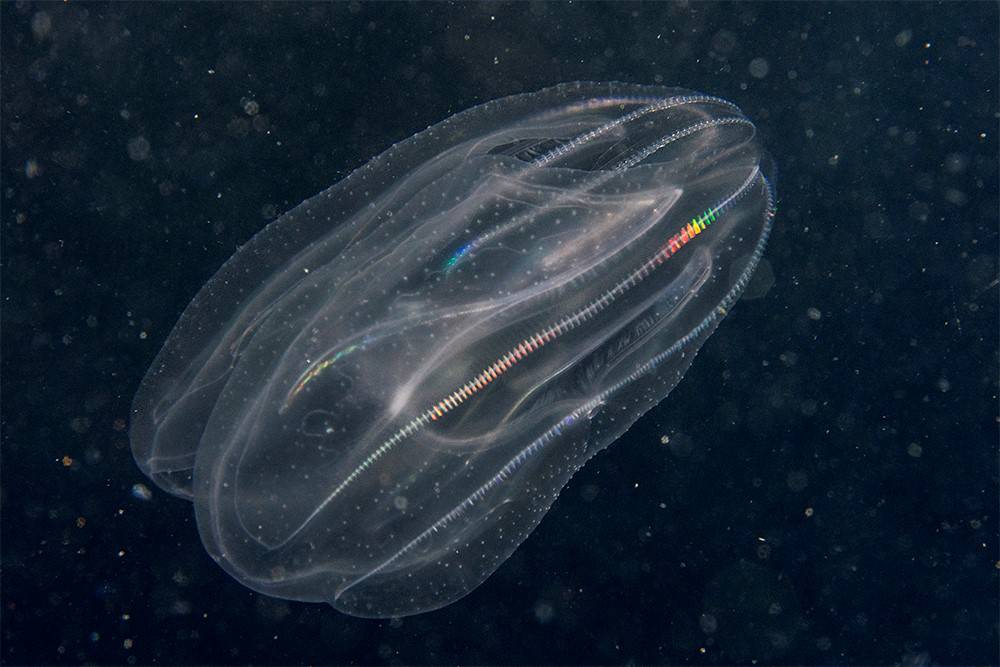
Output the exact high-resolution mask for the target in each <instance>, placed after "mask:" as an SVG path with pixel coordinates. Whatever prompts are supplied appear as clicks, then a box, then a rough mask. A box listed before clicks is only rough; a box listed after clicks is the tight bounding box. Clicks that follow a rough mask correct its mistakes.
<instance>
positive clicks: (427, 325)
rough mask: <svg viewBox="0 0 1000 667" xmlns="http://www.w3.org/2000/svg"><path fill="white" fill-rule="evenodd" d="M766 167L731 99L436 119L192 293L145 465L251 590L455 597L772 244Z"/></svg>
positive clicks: (708, 326)
mask: <svg viewBox="0 0 1000 667" xmlns="http://www.w3.org/2000/svg"><path fill="white" fill-rule="evenodd" d="M761 161H762V152H761V147H760V145H759V144H758V141H757V138H756V136H755V128H754V126H753V124H752V123H751V122H750V121H749V120H748V119H747V118H746V117H745V116H744V115H743V114H742V112H741V111H740V110H739V109H738V108H737V107H736V106H734V105H733V104H731V103H729V102H726V101H724V100H722V99H719V98H716V97H711V96H708V95H702V94H699V93H694V92H689V91H683V90H677V89H669V88H658V87H645V86H634V85H626V84H593V83H577V84H568V85H561V86H557V87H554V88H549V89H546V90H543V91H541V92H538V93H533V94H527V95H517V96H514V97H508V98H504V99H501V100H497V101H494V102H490V103H487V104H483V105H481V106H478V107H475V108H473V109H471V110H469V111H466V112H463V113H460V114H457V115H455V116H453V117H451V118H449V119H448V120H445V121H443V122H441V123H438V124H437V125H434V126H432V127H430V128H428V129H427V130H425V131H423V132H421V133H420V134H418V135H416V136H414V137H412V138H411V139H408V140H406V141H404V142H402V143H400V144H397V145H395V146H393V147H392V148H390V149H388V150H387V151H386V152H385V153H383V154H382V155H380V156H378V157H376V158H374V159H372V160H371V161H370V162H369V163H368V164H366V165H365V166H363V167H361V168H360V169H358V170H357V171H355V172H354V173H353V174H351V175H350V176H349V177H348V178H346V179H345V180H343V181H342V182H340V183H338V184H336V185H334V186H333V187H331V188H330V189H329V190H327V191H325V192H323V193H321V194H319V195H316V196H315V197H313V198H311V199H309V200H307V201H306V202H304V203H303V204H301V205H300V206H299V207H297V208H295V209H294V210H292V211H291V212H289V213H287V214H285V215H284V216H282V217H281V218H279V219H278V220H276V221H275V222H273V223H272V224H270V225H268V226H267V227H266V228H265V229H264V230H263V231H261V232H260V233H259V234H258V235H257V236H255V237H254V238H253V239H252V240H251V241H250V242H249V243H247V244H246V245H245V246H244V247H242V248H241V249H240V250H239V251H238V252H237V253H236V255H234V256H233V257H232V258H231V259H230V260H229V261H228V262H227V263H226V264H225V265H224V266H223V267H222V268H221V269H220V270H219V272H218V273H217V274H216V275H215V276H214V277H213V278H212V279H211V280H210V281H209V282H208V283H207V284H206V285H205V286H204V287H203V288H202V289H201V291H200V292H199V293H198V295H197V296H196V297H195V299H194V301H192V303H191V304H190V305H189V306H188V308H187V309H186V310H185V312H184V314H183V316H182V317H181V319H180V321H179V322H178V324H177V325H176V327H175V328H174V330H173V331H172V333H171V334H170V336H169V338H168V339H167V342H166V344H165V345H164V347H163V349H162V350H161V351H160V353H159V355H158V356H157V358H156V360H155V361H154V363H153V365H152V367H151V369H150V370H149V372H148V374H147V376H146V378H145V380H144V381H143V384H142V387H141V389H140V390H139V393H138V395H137V396H136V399H135V404H134V418H133V425H132V430H131V439H132V447H133V452H134V454H135V458H136V461H137V462H138V464H139V466H140V467H141V468H142V469H143V471H144V472H145V473H146V474H147V475H149V476H150V477H151V478H152V479H153V480H155V481H156V482H157V484H159V485H160V486H161V487H163V488H164V489H166V490H168V491H170V492H172V493H174V494H176V495H179V496H182V497H185V498H188V499H190V500H192V501H193V503H194V506H195V512H196V516H197V520H198V528H199V531H200V534H201V538H202V541H203V542H204V544H205V547H206V548H207V549H208V551H209V553H210V554H211V555H212V556H213V558H214V559H215V560H216V561H217V562H218V563H219V564H220V565H221V566H222V567H223V568H225V569H226V570H227V571H228V572H229V573H230V574H231V575H232V576H234V577H235V578H236V579H238V580H239V581H240V582H242V583H243V584H245V585H247V586H249V587H250V588H252V589H254V590H257V591H260V592H263V593H266V594H269V595H275V596H279V597H284V598H291V599H296V600H309V601H325V602H328V603H330V604H331V605H333V606H334V607H336V608H337V609H339V610H341V611H344V612H347V613H349V614H354V615H358V616H374V617H385V616H402V615H407V614H414V613H418V612H423V611H428V610H432V609H435V608H438V607H441V606H444V605H446V604H448V603H450V602H452V601H454V600H456V599H458V598H460V597H462V596H464V595H465V594H467V593H469V592H470V591H471V590H472V589H474V588H475V587H476V586H478V585H479V584H480V583H481V582H482V581H483V580H484V579H485V578H486V577H488V576H489V575H490V574H491V573H492V572H493V571H494V570H495V569H496V568H497V567H499V566H500V564H501V563H503V561H504V560H506V559H507V557H508V556H509V555H510V554H511V552H513V550H514V549H515V548H516V547H517V546H518V545H519V544H520V543H521V542H522V541H523V540H524V539H525V538H526V537H527V536H528V534H529V533H530V532H531V531H532V530H533V529H534V527H535V526H536V525H537V524H538V522H539V521H540V520H541V518H542V517H543V516H544V514H545V513H546V511H547V510H548V509H549V507H550V506H551V504H552V502H553V501H554V500H555V498H556V496H557V495H558V494H559V491H560V490H561V489H562V487H563V486H564V485H565V484H566V482H567V480H568V479H569V478H570V476H571V475H572V474H573V473H574V472H575V471H576V470H577V469H579V468H580V466H582V465H583V464H584V463H585V462H586V461H587V460H588V459H589V458H590V457H591V456H593V454H594V453H596V452H597V451H599V450H601V449H602V448H604V447H606V446H607V445H608V444H610V443H611V442H612V441H614V440H615V439H616V438H617V437H619V436H620V435H621V434H622V433H623V432H624V431H625V430H626V429H627V428H628V427H629V426H630V425H631V424H632V423H633V422H635V420H636V419H637V418H638V417H639V416H640V415H642V414H643V413H644V412H646V411H647V410H649V409H650V408H651V407H653V406H654V405H656V404H657V403H658V402H659V401H661V400H662V399H663V398H664V397H665V396H666V395H667V394H668V393H669V392H670V390H671V389H673V387H674V386H675V385H676V384H677V383H678V382H679V381H680V379H681V377H682V376H683V374H684V372H685V371H686V370H687V368H688V366H689V365H690V364H691V361H692V359H693V358H694V356H695V354H696V352H697V351H698V348H699V347H700V346H701V344H702V343H703V342H704V341H705V339H706V338H707V337H708V336H709V335H710V334H711V332H712V331H713V330H714V329H715V327H716V325H717V324H718V323H719V321H720V320H721V319H722V317H723V316H725V314H726V312H727V311H728V310H729V309H730V307H731V306H732V305H733V303H734V302H735V301H736V299H737V298H738V297H739V295H740V293H741V291H742V289H743V287H744V286H745V285H746V283H747V281H748V279H749V277H750V275H751V273H752V272H753V270H754V268H755V266H756V264H757V262H758V260H759V258H760V256H761V253H762V251H763V248H764V244H765V242H766V240H767V236H768V233H769V230H770V226H771V219H772V216H773V193H772V191H771V187H770V185H769V183H768V181H767V177H766V174H765V173H763V171H762V168H761Z"/></svg>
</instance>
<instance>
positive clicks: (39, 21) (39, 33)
mask: <svg viewBox="0 0 1000 667" xmlns="http://www.w3.org/2000/svg"><path fill="white" fill-rule="evenodd" d="M51 31H52V17H51V16H49V15H48V13H47V12H36V13H35V15H34V16H32V17H31V32H32V33H34V35H35V39H37V40H38V41H39V42H40V41H42V40H43V39H45V38H46V37H48V35H49V32H51Z"/></svg>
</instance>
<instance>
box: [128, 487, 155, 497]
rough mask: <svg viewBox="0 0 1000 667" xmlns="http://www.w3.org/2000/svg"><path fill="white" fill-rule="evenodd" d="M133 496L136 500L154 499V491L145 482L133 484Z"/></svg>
mask: <svg viewBox="0 0 1000 667" xmlns="http://www.w3.org/2000/svg"><path fill="white" fill-rule="evenodd" d="M132 497H133V498H135V499H136V500H152V498H153V492H152V491H150V490H149V487H148V486H146V485H145V484H142V483H139V484H133V485H132Z"/></svg>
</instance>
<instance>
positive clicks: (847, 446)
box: [0, 3, 1000, 665]
mask: <svg viewBox="0 0 1000 667" xmlns="http://www.w3.org/2000/svg"><path fill="white" fill-rule="evenodd" d="M997 23H998V9H997V5H996V4H992V3H982V4H946V5H937V4H884V5H872V6H868V5H853V4H852V5H840V4H814V3H808V4H787V3H782V4H765V5H753V4H748V5H730V4H719V5H715V4H693V5H690V6H685V5H660V4H645V5H633V4H613V5H605V4H596V3H595V4H582V5H576V4H573V5H562V4H541V3H539V4H517V5H497V4H490V5H479V4H474V5H466V4H454V5H358V4H356V3H355V4H338V5H99V4H92V5H78V4H70V5H57V4H48V5H42V4H31V3H7V4H4V5H3V6H2V7H0V26H2V35H0V36H2V63H0V85H2V91H0V92H2V102H0V130H2V142H3V152H2V158H0V159H2V169H3V171H2V172H0V178H2V197H0V220H2V225H3V227H2V237H0V240H2V260H3V273H2V278H3V283H2V306H0V307H2V311H0V316H2V324H3V331H2V333H3V342H2V388H3V404H2V417H3V423H2V427H3V441H2V442H3V468H2V485H0V493H2V496H0V500H2V503H3V507H2V529H3V532H2V537H3V541H2V566H3V570H2V582H0V583H2V607H0V626H2V635H0V640H2V641H0V660H2V662H3V663H4V664H28V663H30V664H52V663H60V664H62V663H72V664H79V663H106V664H152V663H163V664H203V663H219V664H246V663H261V664H303V663H362V664H372V663H397V664H404V663H405V664H426V663H436V664H437V663H482V664H492V663H511V664H538V663H543V664H579V663H587V664H595V663H602V664H603V663H609V664H617V663H626V662H637V663H688V664H732V663H742V664H746V663H751V662H752V661H757V663H781V664H792V663H794V664H843V663H851V664H891V663H902V664H909V665H922V664H932V663H940V664H996V663H997V662H998V660H1000V655H998V648H997V646H998V612H997V609H998V573H1000V570H998V565H997V564H998V562H1000V550H998V523H997V522H998V515H1000V512H998V492H997V486H998V475H997V423H998V409H997V391H998V372H997V365H998V352H997V349H998V344H997V331H998V308H997V304H998V286H997V277H998V268H997V243H998V219H997V209H998V187H997V179H998V171H997V151H998V145H997V132H998V121H997V118H998V116H997V113H998V102H997V79H998V60H1000V58H998V49H997V41H998V30H997ZM583 79H586V80H621V81H627V82H633V83H647V84H663V85H676V86H683V87H686V88H691V89H695V90H700V91H704V92H707V93H711V94H715V95H719V96H722V97H725V98H727V99H731V100H733V101H734V102H736V103H737V104H739V105H740V106H741V107H742V108H743V109H744V111H745V112H746V113H747V115H748V116H749V117H751V118H753V119H754V121H755V123H756V124H757V126H758V127H759V129H760V131H761V133H762V135H763V142H764V144H765V145H766V146H767V147H768V149H769V151H770V152H771V154H772V157H773V160H774V162H775V164H776V165H777V174H778V175H777V191H778V214H777V218H776V221H775V228H774V233H773V234H772V237H771V241H770V244H769V248H768V251H767V254H766V256H765V258H766V261H767V263H766V264H765V265H764V266H762V267H761V269H760V271H759V274H760V275H759V276H758V278H757V279H756V281H755V282H754V283H753V284H752V285H751V288H750V290H749V294H748V295H747V296H748V297H752V298H746V297H745V298H744V300H743V301H741V302H740V303H738V304H737V305H736V307H735V309H734V311H733V313H732V314H731V315H730V316H729V317H727V318H726V320H725V322H723V324H722V325H721V327H720V328H719V330H718V332H717V333H716V334H715V335H714V336H713V337H712V338H711V339H710V340H709V341H708V342H707V343H706V345H705V346H704V348H703V349H702V351H701V353H700V354H699V356H698V359H697V360H696V362H695V364H694V365H693V366H692V368H691V370H690V371H689V372H688V374H687V375H686V377H685V379H684V380H683V381H682V382H681V384H680V385H679V386H678V387H677V389H676V390H675V391H674V392H673V393H672V394H671V395H670V396H669V397H668V399H667V400H666V401H665V402H663V403H662V404H660V405H659V406H658V407H657V408H655V409H654V410H653V411H652V412H650V413H649V414H647V415H646V416H645V417H644V418H643V419H641V420H640V421H639V422H638V423H636V425H635V426H634V427H633V428H632V429H631V431H629V433H627V434H626V435H625V436H624V437H623V438H622V439H621V441H620V442H618V443H617V444H616V445H614V446H613V447H611V448H610V449H608V450H607V451H605V452H603V453H602V454H600V455H599V456H598V457H596V458H595V460H594V461H592V462H591V463H590V464H589V465H588V466H586V467H585V468H584V469H583V470H582V471H581V472H579V473H578V474H577V475H576V476H575V477H574V478H573V479H572V480H571V481H570V483H569V485H568V486H567V488H566V489H565V490H564V491H563V493H562V495H561V496H560V498H559V499H558V500H557V502H556V503H555V505H554V506H553V508H552V510H551V511H550V513H549V516H548V517H547V518H546V519H545V520H543V521H542V523H541V525H540V526H539V528H538V529H537V530H536V531H535V532H534V533H533V534H532V535H531V537H529V539H528V540H527V541H526V542H525V543H524V544H523V545H522V546H521V547H520V548H519V549H518V550H517V551H516V552H515V553H514V555H513V556H512V557H511V559H510V560H509V561H508V562H507V563H506V564H505V565H504V566H503V567H501V568H500V569H499V570H498V571H497V572H496V573H495V574H494V575H493V576H492V577H490V578H489V579H488V580H487V581H486V582H485V583H484V584H483V585H482V586H480V587H479V588H478V589H476V590H475V591H474V592H473V593H472V594H470V595H469V596H467V597H465V598H463V599H461V600H460V601H458V602H457V603H455V604H453V605H451V606H449V607H446V608H444V609H443V610H440V611H437V612H433V613H430V614H424V615H419V616H414V617H409V618H405V619H402V620H387V621H371V620H362V619H357V618H351V617H348V616H345V615H343V614H340V613H338V612H336V611H334V610H333V609H331V608H329V607H328V606H325V605H319V604H303V603H295V602H286V601H281V600H276V599H272V598H268V597H265V596H261V595H259V594H256V593H253V592H251V591H249V590H247V589H245V588H243V587H242V586H240V585H239V584H238V583H236V582H235V581H234V580H232V579H231V578H230V577H229V576H228V575H226V574H225V573H224V572H223V571H222V570H221V569H220V568H219V567H218V566H217V565H215V564H214V563H213V562H212V560H211V559H210V558H209V557H208V556H207V555H206V553H205V550H204V549H203V547H202V545H201V543H200V541H199V539H198V533H197V529H196V526H195V525H194V520H193V517H192V514H191V509H190V505H189V504H188V503H185V502H183V501H180V500H177V499H174V498H172V497H169V496H167V495H166V494H164V493H162V492H161V491H159V490H158V489H157V488H156V487H155V486H153V485H152V484H151V483H150V482H149V481H148V480H147V479H145V478H144V477H143V476H142V474H141V473H140V472H139V470H138V469H137V468H136V466H135V464H134V463H133V461H132V458H131V454H130V451H129V447H128V439H127V429H128V426H129V418H130V414H129V410H130V403H131V400H132V397H133V395H134V393H135V391H136V388H137V386H138V383H139V380H140V379H141V377H142V375H143V374H144V373H145V371H146V368H147V367H148V365H149V364H150V362H151V361H152V359H153V357H154V355H155V354H156V352H157V350H158V349H159V347H160V346H161V345H162V343H163V341H164V340H165V338H166V336H167V334H168V333H169V331H170V329H171V327H172V326H173V324H174V322H175V321H176V319H177V317H178V316H179V315H180V313H181V311H182V310H183V308H184V307H185V306H186V305H187V303H188V301H189V300H190V299H191V298H192V297H193V295H194V294H195V293H196V291H197V290H198V288H199V287H200V286H201V285H202V284H203V283H204V282H205V281H206V280H207V279H208V278H209V277H210V276H211V275H212V274H213V273H214V272H215V271H216V270H217V268H218V267H219V266H220V265H221V263H222V262H224V261H225V260H226V259H227V258H228V257H229V256H230V255H231V254H232V253H233V251H234V250H235V249H236V247H237V246H238V245H240V244H241V243H244V242H245V241H246V240H247V239H249V238H250V237H251V236H252V235H253V234H254V233H255V232H256V231H258V230H259V229H260V228H261V227H262V226H263V225H264V224H265V223H266V222H268V221H269V220H271V219H273V218H274V217H275V216H276V215H278V214H280V213H281V212H283V211H285V210H287V209H289V208H291V207H292V206H294V205H296V204H298V203H299V202H300V201H302V200H304V199H306V198H307V197H310V196H312V195H314V194H315V193H317V192H319V191H320V190H322V189H324V188H326V187H327V186H329V185H330V184H332V183H334V182H335V181H337V180H339V179H340V178H341V177H343V176H344V175H346V174H347V173H349V172H350V170H352V169H353V168H355V167H357V166H359V165H361V164H363V163H364V162H366V161H367V160H368V159H369V158H370V157H371V156H373V155H375V154H376V153H378V152H380V151H381V150H383V149H384V148H386V147H387V146H389V145H391V144H392V143H394V142H397V141H400V140H402V139H405V138H407V137H409V136H411V135H412V134H413V133H415V132H417V131H419V130H421V129H423V128H425V127H427V126H428V125H430V124H432V123H435V122H437V121H439V120H441V119H442V118H444V117H446V116H448V115H450V114H452V113H454V112H456V111H460V110H462V109H464V108H467V107H470V106H473V105H475V104H478V103H481V102H484V101H487V100H490V99H494V98H497V97H502V96H504V95H508V94H513V93H518V92H526V91H531V90H537V89H540V88H543V87H545V86H547V85H551V84H554V83H557V82H561V81H571V80H583ZM664 440H666V444H664V442H663V441H664ZM137 485H139V486H137Z"/></svg>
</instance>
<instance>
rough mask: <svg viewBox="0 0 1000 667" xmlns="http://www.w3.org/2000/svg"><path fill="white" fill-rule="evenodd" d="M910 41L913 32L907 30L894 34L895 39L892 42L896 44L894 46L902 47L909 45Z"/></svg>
mask: <svg viewBox="0 0 1000 667" xmlns="http://www.w3.org/2000/svg"><path fill="white" fill-rule="evenodd" d="M911 39H913V31H912V30H910V29H909V28H907V29H906V30H900V31H899V32H898V33H896V38H895V39H894V40H893V41H895V42H896V46H899V47H903V46H906V45H907V44H909V43H910V40H911Z"/></svg>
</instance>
